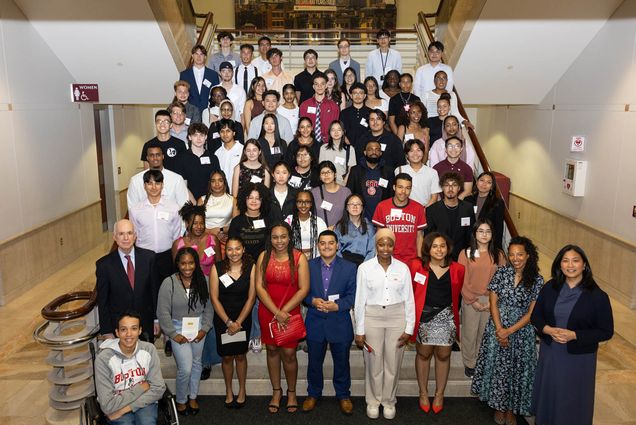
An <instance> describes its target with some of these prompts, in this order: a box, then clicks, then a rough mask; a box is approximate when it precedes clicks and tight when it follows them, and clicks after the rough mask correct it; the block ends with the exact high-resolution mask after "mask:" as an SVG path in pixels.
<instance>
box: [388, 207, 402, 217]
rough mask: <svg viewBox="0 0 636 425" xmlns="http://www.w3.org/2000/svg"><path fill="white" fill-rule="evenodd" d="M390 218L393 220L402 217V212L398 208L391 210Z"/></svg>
mask: <svg viewBox="0 0 636 425" xmlns="http://www.w3.org/2000/svg"><path fill="white" fill-rule="evenodd" d="M391 217H393V218H400V217H402V210H401V209H400V208H391Z"/></svg>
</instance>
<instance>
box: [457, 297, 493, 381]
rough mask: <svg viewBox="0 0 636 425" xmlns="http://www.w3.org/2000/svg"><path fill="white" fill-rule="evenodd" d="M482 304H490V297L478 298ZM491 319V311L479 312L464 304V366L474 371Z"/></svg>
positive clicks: (462, 317) (462, 339)
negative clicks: (485, 331) (482, 340)
mask: <svg viewBox="0 0 636 425" xmlns="http://www.w3.org/2000/svg"><path fill="white" fill-rule="evenodd" d="M477 299H478V301H479V303H480V304H487V303H488V295H483V296H480V297H478V298H477ZM489 318H490V310H486V311H477V310H475V309H474V308H473V306H472V305H469V304H464V303H462V315H461V320H462V328H461V335H460V337H461V348H462V350H461V351H462V359H463V361H464V366H466V367H468V368H471V369H474V368H475V364H477V356H478V355H479V347H480V346H481V339H482V338H483V336H484V330H485V329H486V325H487V324H488V319H489Z"/></svg>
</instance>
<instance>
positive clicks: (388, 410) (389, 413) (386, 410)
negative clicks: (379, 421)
mask: <svg viewBox="0 0 636 425" xmlns="http://www.w3.org/2000/svg"><path fill="white" fill-rule="evenodd" d="M382 416H384V419H393V418H395V406H383V407H382Z"/></svg>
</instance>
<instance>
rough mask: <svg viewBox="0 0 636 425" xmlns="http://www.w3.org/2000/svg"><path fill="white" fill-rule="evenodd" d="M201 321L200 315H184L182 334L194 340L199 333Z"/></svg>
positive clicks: (189, 339)
mask: <svg viewBox="0 0 636 425" xmlns="http://www.w3.org/2000/svg"><path fill="white" fill-rule="evenodd" d="M200 322H201V319H200V318H199V317H184V318H183V319H182V320H181V335H183V336H185V337H186V338H187V339H188V341H192V340H194V338H196V337H197V334H198V333H199V325H200Z"/></svg>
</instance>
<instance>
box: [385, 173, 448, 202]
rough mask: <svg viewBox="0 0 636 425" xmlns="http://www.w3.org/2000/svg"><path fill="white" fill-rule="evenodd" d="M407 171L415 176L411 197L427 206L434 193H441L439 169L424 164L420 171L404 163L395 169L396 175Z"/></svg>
mask: <svg viewBox="0 0 636 425" xmlns="http://www.w3.org/2000/svg"><path fill="white" fill-rule="evenodd" d="M400 173H406V174H408V175H409V176H411V177H412V178H413V185H412V186H411V195H410V196H409V198H410V199H412V200H414V201H416V202H419V203H420V204H422V205H424V206H426V205H428V201H429V200H430V199H431V195H433V194H434V193H440V192H441V191H442V188H441V187H440V186H439V176H438V175H437V171H435V170H434V169H432V168H431V167H427V166H426V165H423V166H422V168H420V169H419V170H418V171H415V170H414V169H413V167H411V166H410V165H408V164H407V165H402V166H400V167H397V168H396V169H395V175H396V176H397V175H398V174H400Z"/></svg>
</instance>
